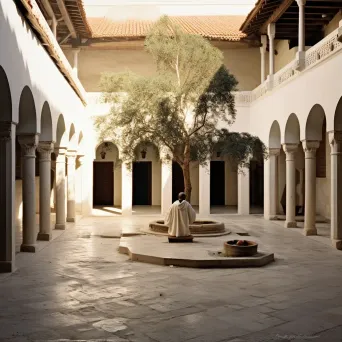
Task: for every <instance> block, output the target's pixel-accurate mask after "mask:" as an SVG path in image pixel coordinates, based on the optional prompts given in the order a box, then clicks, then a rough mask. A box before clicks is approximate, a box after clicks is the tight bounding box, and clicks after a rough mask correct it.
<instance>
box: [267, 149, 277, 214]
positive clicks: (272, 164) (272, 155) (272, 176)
mask: <svg viewBox="0 0 342 342" xmlns="http://www.w3.org/2000/svg"><path fill="white" fill-rule="evenodd" d="M268 152H269V161H268V167H269V177H268V187H269V196H268V197H269V214H268V217H267V219H268V220H276V219H277V213H278V203H279V194H278V156H279V154H280V148H270V149H269V150H268Z"/></svg>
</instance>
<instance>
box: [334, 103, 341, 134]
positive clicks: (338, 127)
mask: <svg viewBox="0 0 342 342" xmlns="http://www.w3.org/2000/svg"><path fill="white" fill-rule="evenodd" d="M334 131H340V132H342V97H341V98H340V99H339V101H338V103H337V106H336V110H335V116H334Z"/></svg>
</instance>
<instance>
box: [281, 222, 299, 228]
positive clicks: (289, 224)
mask: <svg viewBox="0 0 342 342" xmlns="http://www.w3.org/2000/svg"><path fill="white" fill-rule="evenodd" d="M284 227H285V228H297V222H296V221H285V224H284Z"/></svg>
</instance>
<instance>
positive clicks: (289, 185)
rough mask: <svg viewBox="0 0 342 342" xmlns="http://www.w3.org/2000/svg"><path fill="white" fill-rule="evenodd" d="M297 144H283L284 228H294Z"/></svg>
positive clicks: (295, 224)
mask: <svg viewBox="0 0 342 342" xmlns="http://www.w3.org/2000/svg"><path fill="white" fill-rule="evenodd" d="M297 148H298V145H297V144H284V145H283V149H284V152H285V154H286V221H285V227H286V228H296V227H297V223H296V165H295V153H296V151H297Z"/></svg>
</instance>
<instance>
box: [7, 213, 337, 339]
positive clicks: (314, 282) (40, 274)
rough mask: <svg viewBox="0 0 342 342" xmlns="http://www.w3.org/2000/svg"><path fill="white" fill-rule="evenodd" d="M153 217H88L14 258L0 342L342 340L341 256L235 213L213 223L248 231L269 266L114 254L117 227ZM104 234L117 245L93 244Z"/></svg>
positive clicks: (106, 241)
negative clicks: (267, 254) (164, 261)
mask: <svg viewBox="0 0 342 342" xmlns="http://www.w3.org/2000/svg"><path fill="white" fill-rule="evenodd" d="M155 218H156V217H147V216H146V217H138V216H136V217H132V218H121V217H91V218H85V219H82V220H81V221H80V222H79V223H77V225H69V226H68V230H66V231H65V232H63V233H62V234H60V235H58V236H56V237H55V238H54V240H53V241H51V242H50V243H45V245H43V243H42V245H41V248H40V250H39V252H38V253H36V254H35V255H32V254H23V253H21V254H18V261H17V264H18V271H17V272H15V273H14V274H12V275H0V341H4V342H9V341H11V342H12V341H13V342H14V341H15V342H17V341H18V342H27V341H59V340H63V341H65V340H67V341H69V340H71V341H76V340H77V341H111V342H127V341H131V342H133V341H136V342H148V341H149V342H152V341H154V342H155V341H160V342H171V341H172V342H182V341H189V342H190V341H196V342H220V341H221V342H228V341H229V342H244V341H249V342H258V341H296V342H298V341H303V340H308V341H316V342H317V341H319V342H335V341H342V286H341V284H342V252H339V251H336V250H334V249H332V248H331V247H330V246H328V245H326V244H324V243H322V241H319V240H315V239H313V238H306V237H304V236H302V235H301V234H299V232H298V230H291V229H284V228H283V227H282V226H281V223H274V222H267V221H264V220H263V219H262V218H260V217H253V216H250V217H239V216H237V215H232V216H214V218H217V219H219V220H223V221H224V222H225V223H226V225H227V226H232V227H235V229H237V230H241V231H247V232H249V233H250V235H251V236H252V237H255V238H256V239H258V240H259V241H261V242H262V244H263V245H264V246H265V248H267V249H269V250H271V251H274V252H275V256H276V258H277V261H276V262H275V263H273V264H271V265H269V266H267V267H265V268H261V269H259V268H258V269H223V270H219V269H213V270H211V269H200V270H199V269H186V268H176V267H162V266H156V265H149V264H142V263H132V262H130V261H128V260H127V256H125V255H120V254H118V253H117V251H116V249H117V246H118V243H119V239H118V238H115V236H119V235H120V231H121V229H126V230H131V231H134V230H137V229H139V227H141V226H143V225H145V224H147V222H148V221H149V220H151V219H155ZM108 230H112V232H113V234H112V235H113V237H114V238H112V239H110V238H101V237H99V236H98V235H100V234H99V232H100V233H101V232H103V231H108ZM136 238H137V239H139V236H137V237H136Z"/></svg>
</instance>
